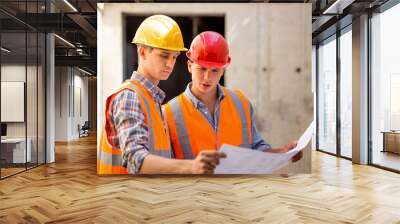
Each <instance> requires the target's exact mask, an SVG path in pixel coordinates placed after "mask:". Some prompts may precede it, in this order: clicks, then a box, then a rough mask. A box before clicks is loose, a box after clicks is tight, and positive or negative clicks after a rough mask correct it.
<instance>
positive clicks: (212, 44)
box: [186, 31, 231, 68]
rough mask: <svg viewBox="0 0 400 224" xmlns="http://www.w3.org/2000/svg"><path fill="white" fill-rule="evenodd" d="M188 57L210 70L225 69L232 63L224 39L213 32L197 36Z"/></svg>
mask: <svg viewBox="0 0 400 224" xmlns="http://www.w3.org/2000/svg"><path fill="white" fill-rule="evenodd" d="M186 56H187V57H188V58H189V59H190V60H191V61H192V62H194V63H196V64H199V65H201V66H204V67H208V68H210V67H212V68H225V67H226V66H228V65H229V63H230V62H231V58H230V57H229V49H228V44H227V43H226V41H225V39H224V37H223V36H222V35H221V34H219V33H216V32H213V31H206V32H202V33H200V34H199V35H197V36H196V37H195V38H194V39H193V41H192V44H191V45H190V49H189V51H188V52H186Z"/></svg>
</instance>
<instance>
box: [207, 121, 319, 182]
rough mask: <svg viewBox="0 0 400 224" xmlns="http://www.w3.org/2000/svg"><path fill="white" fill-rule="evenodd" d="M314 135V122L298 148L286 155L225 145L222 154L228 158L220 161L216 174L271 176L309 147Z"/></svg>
mask: <svg viewBox="0 0 400 224" xmlns="http://www.w3.org/2000/svg"><path fill="white" fill-rule="evenodd" d="M313 133H314V122H311V124H310V125H309V127H308V128H307V129H306V131H305V132H304V133H303V135H302V136H301V137H300V138H299V140H298V141H297V146H296V147H295V148H294V149H292V150H290V151H289V152H286V153H269V152H261V151H257V150H252V149H248V148H242V147H237V146H232V145H223V146H222V147H221V148H220V151H221V152H224V153H225V154H226V158H222V159H221V160H220V164H219V165H218V166H217V167H216V168H215V170H214V173H215V174H271V173H273V172H274V171H276V170H278V169H280V168H282V167H283V166H285V165H286V164H288V162H289V161H291V159H292V157H293V156H295V155H296V154H297V153H298V152H300V151H301V150H302V149H303V148H304V147H306V146H307V144H308V142H309V141H310V139H311V137H312V135H313Z"/></svg>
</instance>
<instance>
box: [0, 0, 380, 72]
mask: <svg viewBox="0 0 400 224" xmlns="http://www.w3.org/2000/svg"><path fill="white" fill-rule="evenodd" d="M336 1H339V2H340V4H336V5H335V0H268V1H262V0H250V1H243V0H236V1H234V0H233V1H229V2H231V3H232V2H233V3H244V2H255V3H256V2H271V3H312V12H313V17H312V21H310V22H312V24H313V39H314V40H316V39H318V37H319V36H323V34H324V32H327V30H329V28H330V27H332V26H333V25H334V24H335V23H336V22H337V21H338V20H340V19H343V18H345V17H346V16H347V17H349V16H350V17H351V16H354V15H357V14H359V13H361V12H364V11H365V10H369V9H372V8H374V7H377V6H379V5H381V4H383V3H384V2H385V1H386V0H336ZM108 2H131V3H138V2H146V3H148V2H163V3H165V2H178V3H179V2H188V1H183V0H182V1H181V0H175V1H168V0H158V1H150V0H142V1H140V0H135V1H134V0H131V1H117V0H109V1H100V0H47V7H46V1H45V0H35V1H21V0H19V1H18V0H1V2H0V21H1V30H2V33H3V34H2V46H6V45H7V48H12V49H14V53H13V54H15V55H14V56H15V57H18V52H19V53H20V54H21V55H23V54H26V53H28V55H29V54H30V53H34V51H35V49H37V46H38V47H39V48H41V47H42V45H40V44H39V45H38V43H36V42H37V41H34V40H31V39H32V38H33V36H32V35H31V36H29V35H28V36H29V38H27V39H28V40H27V43H28V45H27V46H28V47H27V49H26V50H25V47H24V46H25V44H26V43H25V42H26V40H25V37H24V35H25V30H26V29H27V30H28V32H30V31H32V32H33V31H35V32H36V31H39V32H54V33H56V34H57V35H58V37H57V38H55V45H56V50H55V53H56V65H68V66H79V67H82V68H87V70H90V71H91V72H93V73H95V72H96V42H97V41H96V37H97V33H96V29H97V25H96V23H97V17H96V16H97V14H96V7H97V5H96V4H97V3H108ZM190 2H213V3H215V2H227V1H222V0H221V1H219V0H216V1H215V0H214V1H211V0H208V1H206V0H204V1H201V0H198V1H190ZM50 8H51V9H52V11H53V12H52V13H48V12H49V11H50ZM327 9H329V10H327ZM324 12H325V13H324ZM327 12H328V13H327ZM350 22H351V18H350ZM22 31H23V32H22ZM35 40H36V39H35ZM64 40H66V41H64ZM31 42H32V43H31ZM68 42H69V43H68ZM22 46H23V47H22ZM25 51H26V52H25ZM28 58H29V56H28Z"/></svg>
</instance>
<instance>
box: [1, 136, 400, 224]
mask: <svg viewBox="0 0 400 224" xmlns="http://www.w3.org/2000/svg"><path fill="white" fill-rule="evenodd" d="M56 158H57V161H56V163H55V164H51V165H46V166H41V167H39V168H36V169H33V170H30V171H28V172H26V173H22V174H19V175H16V176H13V177H10V178H7V179H5V180H2V181H0V223H44V222H47V223H373V224H376V223H385V224H386V223H400V175H398V174H395V173H390V172H387V171H384V170H380V169H377V168H374V167H368V166H359V165H352V164H351V162H350V161H347V160H343V159H337V158H335V157H332V156H329V155H326V154H323V153H319V152H314V153H313V173H312V174H303V175H291V176H289V177H288V178H284V177H277V176H234V177H232V176H230V177H229V176H228V177H226V176H225V177H215V176H185V177H182V176H145V177H143V176H142V177H135V176H112V177H99V176H97V175H96V162H95V161H96V142H95V138H94V137H90V138H84V139H82V140H80V141H76V142H70V143H68V144H57V147H56Z"/></svg>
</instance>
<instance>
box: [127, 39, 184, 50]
mask: <svg viewBox="0 0 400 224" xmlns="http://www.w3.org/2000/svg"><path fill="white" fill-rule="evenodd" d="M131 43H132V44H141V45H144V46H148V47H152V48H158V49H163V50H168V51H188V50H189V49H187V48H185V47H182V48H175V47H160V46H157V45H155V44H147V43H141V42H139V41H135V40H133V41H132V42H131Z"/></svg>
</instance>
